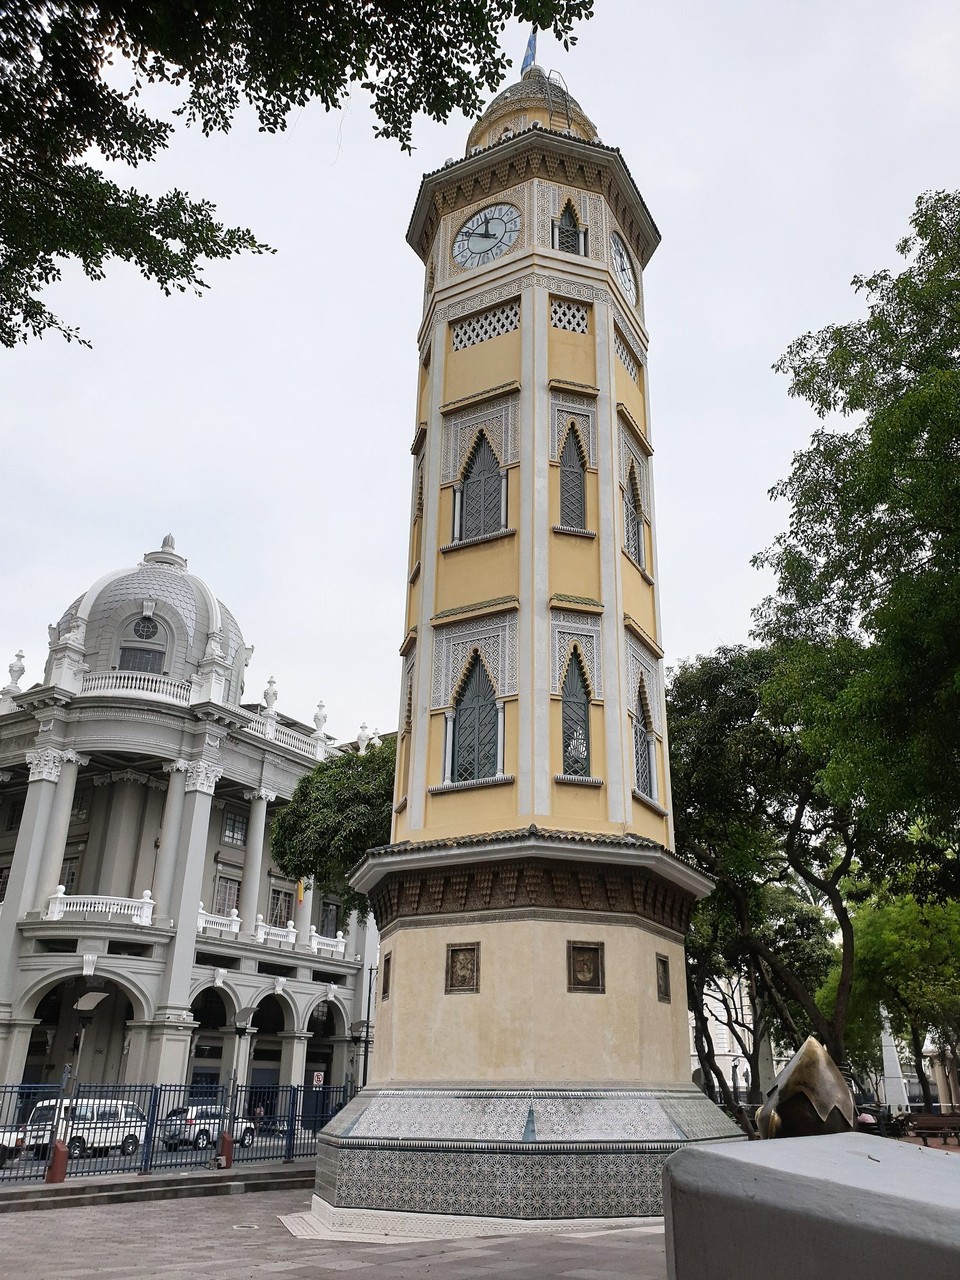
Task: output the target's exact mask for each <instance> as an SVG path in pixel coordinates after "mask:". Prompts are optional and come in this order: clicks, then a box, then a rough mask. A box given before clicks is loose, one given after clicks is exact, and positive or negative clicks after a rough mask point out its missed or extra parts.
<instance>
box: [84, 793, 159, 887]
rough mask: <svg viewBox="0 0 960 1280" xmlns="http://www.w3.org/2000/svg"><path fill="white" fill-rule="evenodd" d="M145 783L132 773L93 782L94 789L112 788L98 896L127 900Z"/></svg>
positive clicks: (137, 841)
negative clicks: (107, 895) (96, 787)
mask: <svg viewBox="0 0 960 1280" xmlns="http://www.w3.org/2000/svg"><path fill="white" fill-rule="evenodd" d="M146 782H147V775H146V774H145V773H136V772H135V771H134V770H133V769H124V770H122V771H121V772H118V773H110V774H106V775H105V776H103V777H101V778H94V785H95V786H98V787H102V786H106V785H108V784H111V783H112V785H113V791H112V793H111V796H110V817H109V819H108V821H107V835H106V839H105V840H104V842H103V858H102V860H101V862H100V883H99V886H98V892H99V893H104V894H111V893H115V894H119V895H120V896H121V897H125V896H126V892H127V883H128V880H129V877H130V869H131V863H132V862H133V860H134V859H135V858H136V855H137V849H138V847H139V845H140V825H141V822H142V819H143V798H144V796H145V794H146V792H145V791H144V787H145V785H146Z"/></svg>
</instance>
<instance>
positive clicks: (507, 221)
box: [453, 204, 520, 267]
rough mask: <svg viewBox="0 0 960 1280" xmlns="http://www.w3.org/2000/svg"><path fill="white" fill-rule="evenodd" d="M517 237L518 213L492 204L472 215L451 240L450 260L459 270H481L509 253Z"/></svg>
mask: <svg viewBox="0 0 960 1280" xmlns="http://www.w3.org/2000/svg"><path fill="white" fill-rule="evenodd" d="M519 234H520V210H519V209H515V208H514V207H513V205H512V204H491V205H489V206H488V207H487V208H486V209H481V210H480V212H479V213H475V214H473V216H472V217H470V218H468V219H467V221H466V222H465V223H464V224H463V226H462V227H461V228H460V230H459V231H458V232H457V234H456V236H454V240H453V260H454V262H456V263H457V264H458V266H461V267H482V266H483V265H484V263H487V262H492V261H493V260H494V258H499V257H500V256H501V254H504V253H506V252H507V250H508V249H512V248H513V246H514V245H515V244H516V242H517V236H519Z"/></svg>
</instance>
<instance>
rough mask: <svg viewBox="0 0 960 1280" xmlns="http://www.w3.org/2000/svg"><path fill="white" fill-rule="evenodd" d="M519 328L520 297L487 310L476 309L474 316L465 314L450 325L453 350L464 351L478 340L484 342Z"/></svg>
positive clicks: (473, 345)
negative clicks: (462, 318)
mask: <svg viewBox="0 0 960 1280" xmlns="http://www.w3.org/2000/svg"><path fill="white" fill-rule="evenodd" d="M519 328H520V299H519V298H514V299H513V301H512V302H507V303H505V304H504V305H503V306H502V307H491V308H490V310H489V311H478V312H477V314H476V315H475V316H467V317H466V319H464V320H458V321H456V323H455V324H452V325H451V326H450V331H451V340H452V343H453V349H454V351H464V350H465V349H466V348H467V347H475V346H476V345H477V343H478V342H486V341H487V340H488V339H489V338H499V337H500V336H501V334H504V333H512V332H513V330H514V329H519Z"/></svg>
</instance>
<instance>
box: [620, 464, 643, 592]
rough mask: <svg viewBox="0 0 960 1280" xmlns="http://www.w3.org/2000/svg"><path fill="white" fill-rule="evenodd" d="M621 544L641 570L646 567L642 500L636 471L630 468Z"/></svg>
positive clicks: (624, 504)
mask: <svg viewBox="0 0 960 1280" xmlns="http://www.w3.org/2000/svg"><path fill="white" fill-rule="evenodd" d="M623 543H624V546H625V547H626V549H627V555H629V557H630V559H631V560H633V562H634V563H635V564H638V565H639V566H640V568H641V569H645V568H646V567H647V565H646V546H645V538H644V532H643V500H642V499H641V497H640V485H639V483H638V481H637V473H636V470H635V469H634V468H633V467H631V468H630V474H629V476H628V477H627V487H626V488H625V489H624V492H623Z"/></svg>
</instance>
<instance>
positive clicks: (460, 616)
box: [315, 66, 733, 1229]
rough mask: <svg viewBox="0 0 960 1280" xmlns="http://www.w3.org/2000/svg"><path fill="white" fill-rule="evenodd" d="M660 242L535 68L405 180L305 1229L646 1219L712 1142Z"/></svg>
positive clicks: (609, 152) (615, 167) (583, 127)
mask: <svg viewBox="0 0 960 1280" xmlns="http://www.w3.org/2000/svg"><path fill="white" fill-rule="evenodd" d="M659 239H660V236H659V232H658V231H657V228H656V226H655V225H654V222H653V220H652V218H651V216H650V213H649V211H648V209H647V207H646V205H645V204H644V202H643V199H642V197H641V195H640V193H639V191H638V190H637V188H636V186H635V184H634V182H633V180H632V178H631V176H630V174H629V172H628V170H627V168H626V165H625V164H624V161H623V159H622V157H621V156H620V153H619V152H618V151H617V150H615V149H613V148H610V147H607V146H604V145H603V144H602V143H601V142H600V139H599V138H598V137H597V133H596V129H595V128H594V126H593V125H592V124H591V122H590V121H589V120H588V119H587V117H586V115H585V114H584V113H583V111H582V110H581V108H580V107H579V106H578V104H577V103H576V102H575V101H574V100H573V99H572V98H571V97H570V96H569V94H568V93H567V92H566V90H565V88H564V87H563V85H562V84H561V83H559V81H558V80H556V79H555V78H553V77H548V76H546V75H545V74H544V73H543V72H542V71H541V70H540V68H538V67H536V66H534V67H531V68H530V69H529V70H528V71H527V72H526V74H525V75H524V76H523V78H522V80H521V81H520V82H519V83H518V84H515V85H513V86H512V87H511V88H509V89H507V90H506V91H505V92H503V93H501V94H500V96H499V97H497V98H496V99H495V100H494V101H493V103H492V104H491V105H490V107H489V108H488V109H487V111H486V112H485V113H484V115H483V117H482V118H481V119H480V120H479V121H478V122H477V124H476V125H475V126H474V128H473V130H472V131H471V133H470V137H469V139H468V143H467V153H466V157H465V158H464V159H463V160H460V161H458V162H456V163H454V162H453V161H448V162H447V164H446V165H445V166H444V167H443V168H442V169H441V170H439V171H437V172H436V173H432V174H428V175H427V176H426V177H425V178H424V180H423V184H422V187H421V190H420V194H419V197H418V199H417V204H416V208H415V209H414V213H413V218H412V220H411V223H410V228H409V231H408V241H409V243H410V244H411V246H412V247H413V248H414V249H415V250H416V252H417V253H418V254H419V255H420V257H421V258H422V260H423V262H424V264H425V267H426V280H425V293H424V316H423V322H422V325H421V329H420V374H419V394H418V402H417V416H416V426H415V430H414V434H413V443H412V446H411V452H412V455H413V469H412V487H411V526H410V554H409V565H408V590H407V614H406V624H405V628H404V631H405V634H404V638H403V643H402V646H401V654H402V657H403V675H402V691H401V706H400V734H399V740H398V764H397V779H396V793H395V797H394V813H395V819H394V830H393V839H392V842H391V844H390V845H388V846H386V847H384V848H381V849H373V850H371V851H370V852H369V853H368V855H367V856H366V858H365V859H364V860H363V862H362V863H361V864H360V866H359V867H358V868H357V869H356V871H355V873H354V878H353V883H354V884H355V887H356V888H358V889H360V890H362V891H363V892H366V893H368V894H369V895H370V898H371V902H372V904H373V909H374V912H375V914H376V919H377V925H378V928H379V929H380V931H381V951H380V965H379V975H378V1011H377V1031H376V1050H375V1054H374V1057H373V1061H372V1064H371V1066H372V1070H371V1074H370V1079H371V1083H370V1086H369V1087H368V1088H366V1089H364V1090H363V1091H362V1093H361V1094H360V1095H359V1096H358V1098H357V1099H356V1100H355V1101H354V1102H353V1103H352V1104H351V1105H350V1106H349V1107H348V1108H347V1109H346V1110H345V1111H344V1112H343V1113H342V1114H341V1116H340V1117H338V1118H337V1120H336V1121H335V1122H334V1123H333V1124H332V1125H331V1126H329V1127H328V1129H327V1130H325V1131H324V1134H323V1135H322V1138H321V1154H320V1161H319V1165H318V1181H317V1197H316V1200H315V1207H316V1211H317V1212H318V1213H320V1214H322V1215H323V1216H325V1217H326V1219H327V1220H328V1221H329V1222H331V1223H340V1224H344V1223H345V1222H346V1221H347V1220H348V1218H349V1216H350V1214H351V1213H353V1214H354V1216H356V1211H358V1210H364V1211H368V1212H369V1211H371V1210H378V1211H382V1210H388V1211H390V1213H391V1214H393V1215H398V1214H399V1215H401V1217H402V1216H403V1215H404V1214H405V1213H406V1214H410V1213H412V1214H419V1213H441V1214H448V1215H450V1214H459V1215H463V1214H467V1215H470V1216H477V1217H497V1218H504V1217H506V1218H512V1219H518V1220H523V1221H527V1220H530V1221H535V1222H540V1223H542V1222H543V1221H544V1220H550V1219H557V1218H568V1217H606V1216H633V1215H640V1214H651V1213H659V1212H660V1211H661V1206H660V1171H661V1168H662V1163H663V1160H664V1158H665V1155H666V1154H667V1153H669V1151H671V1150H674V1149H676V1148H677V1147H678V1146H681V1145H683V1144H685V1143H687V1142H691V1141H697V1140H700V1139H704V1138H715V1137H722V1136H727V1135H729V1134H731V1133H732V1132H733V1130H732V1128H731V1126H730V1125H729V1122H728V1121H726V1119H725V1117H723V1116H722V1115H721V1114H720V1113H719V1112H718V1111H716V1109H715V1108H713V1106H712V1105H711V1104H710V1103H709V1102H708V1100H707V1099H706V1098H705V1097H704V1096H703V1095H702V1094H700V1093H699V1091H698V1090H696V1089H695V1088H694V1087H693V1086H692V1084H691V1083H690V1069H689V1062H690V1058H689V1043H688V1031H687V1012H686V994H685V976H684V963H683V937H684V933H685V930H686V928H687V924H688V921H689V915H690V910H691V908H692V906H693V904H694V902H695V901H696V900H697V898H699V897H701V896H703V895H704V894H705V893H707V892H709V889H710V887H711V886H710V884H709V882H708V881H707V880H706V879H705V878H704V877H703V876H702V875H701V874H699V873H698V872H697V871H696V870H694V869H693V868H692V867H690V866H688V865H687V864H686V863H685V862H683V861H682V860H681V859H679V858H678V857H677V856H676V855H675V853H673V852H672V824H671V815H670V774H669V761H668V755H667V742H666V725H665V717H664V694H663V670H662V650H661V647H660V617H659V605H658V597H657V559H656V519H655V512H654V504H653V482H652V465H651V458H652V454H653V442H652V434H651V426H650V416H649V406H648V396H647V330H646V323H645V317H644V308H643V288H642V280H643V271H644V269H645V267H646V265H647V263H648V262H649V260H650V258H651V256H652V254H653V252H654V250H655V249H656V247H657V245H658V243H659ZM345 1215H346V1217H345ZM361 1216H362V1215H361ZM393 1221H394V1226H395V1228H396V1224H397V1222H398V1221H399V1218H397V1217H394V1218H393ZM411 1221H414V1220H411ZM414 1229H415V1228H414Z"/></svg>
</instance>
